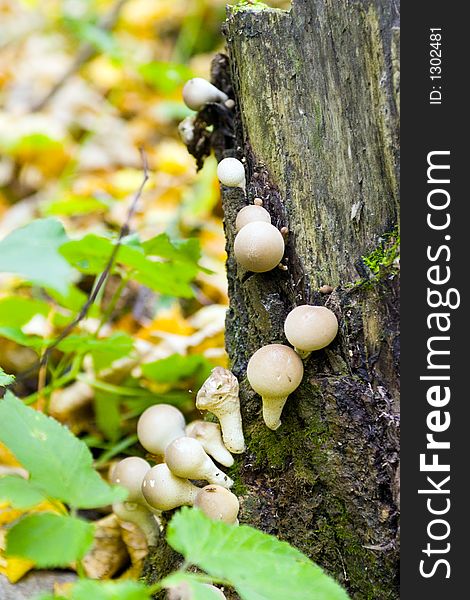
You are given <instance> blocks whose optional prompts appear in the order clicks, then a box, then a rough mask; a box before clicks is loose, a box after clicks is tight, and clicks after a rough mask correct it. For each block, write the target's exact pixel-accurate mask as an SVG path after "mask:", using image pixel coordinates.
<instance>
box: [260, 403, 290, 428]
mask: <svg viewBox="0 0 470 600" xmlns="http://www.w3.org/2000/svg"><path fill="white" fill-rule="evenodd" d="M262 400H263V420H264V422H265V423H266V425H267V426H268V427H269V429H272V430H273V431H275V430H276V429H278V428H279V427H280V425H281V419H280V417H281V413H282V409H283V408H284V405H285V403H286V400H287V396H285V397H284V398H280V397H274V398H273V397H267V396H263V398H262Z"/></svg>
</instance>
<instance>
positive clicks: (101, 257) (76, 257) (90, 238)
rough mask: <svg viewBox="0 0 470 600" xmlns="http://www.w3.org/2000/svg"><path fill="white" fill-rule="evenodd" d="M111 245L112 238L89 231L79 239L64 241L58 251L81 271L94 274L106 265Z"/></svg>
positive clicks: (111, 248)
mask: <svg viewBox="0 0 470 600" xmlns="http://www.w3.org/2000/svg"><path fill="white" fill-rule="evenodd" d="M113 247H114V244H113V242H112V240H110V239H108V238H105V237H101V236H98V235H95V234H94V233H89V234H88V235H85V236H84V237H83V238H81V239H80V240H71V241H68V242H65V243H64V244H63V245H62V246H61V248H60V253H61V254H62V256H63V257H64V258H66V259H67V261H68V262H69V263H70V264H71V265H72V266H74V267H75V268H76V269H78V270H79V271H80V272H81V273H85V274H87V275H96V274H97V273H101V272H102V271H103V270H104V268H105V267H106V264H107V263H108V261H109V259H110V257H111V253H112V251H113Z"/></svg>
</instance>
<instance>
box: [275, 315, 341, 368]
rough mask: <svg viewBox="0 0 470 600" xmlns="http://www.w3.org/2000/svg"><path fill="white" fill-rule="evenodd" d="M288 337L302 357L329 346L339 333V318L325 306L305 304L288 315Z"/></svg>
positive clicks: (286, 325) (286, 329) (285, 323)
mask: <svg viewBox="0 0 470 600" xmlns="http://www.w3.org/2000/svg"><path fill="white" fill-rule="evenodd" d="M284 332H285V334H286V338H287V339H288V340H289V342H290V343H291V344H292V345H293V346H294V348H295V350H296V352H297V353H298V354H299V355H300V357H301V358H307V356H308V355H309V354H310V353H311V352H313V351H314V350H320V349H321V348H324V347H325V346H328V344H330V343H331V342H332V341H333V340H334V339H335V337H336V334H337V333H338V319H337V318H336V315H335V314H334V313H333V312H332V311H331V310H330V309H329V308H326V307H325V306H311V305H309V304H303V305H302V306H297V307H296V308H294V309H293V310H291V311H290V313H289V314H288V315H287V318H286V320H285V322H284Z"/></svg>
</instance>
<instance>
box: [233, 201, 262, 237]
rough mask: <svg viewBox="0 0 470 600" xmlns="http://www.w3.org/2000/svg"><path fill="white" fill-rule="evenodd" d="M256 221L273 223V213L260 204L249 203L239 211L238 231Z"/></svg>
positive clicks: (236, 225) (237, 219) (236, 223)
mask: <svg viewBox="0 0 470 600" xmlns="http://www.w3.org/2000/svg"><path fill="white" fill-rule="evenodd" d="M254 221H264V223H271V215H270V214H269V213H268V211H267V210H266V209H265V208H263V207H262V206H259V205H258V204H249V205H248V206H244V207H243V208H242V209H241V210H240V211H239V213H238V215H237V218H236V220H235V227H236V229H237V231H240V229H241V228H242V227H245V225H247V224H248V223H253V222H254Z"/></svg>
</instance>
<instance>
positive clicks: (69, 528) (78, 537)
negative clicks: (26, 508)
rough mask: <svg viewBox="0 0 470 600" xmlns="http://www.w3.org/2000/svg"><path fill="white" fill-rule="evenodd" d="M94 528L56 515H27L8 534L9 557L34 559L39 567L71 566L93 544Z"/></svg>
mask: <svg viewBox="0 0 470 600" xmlns="http://www.w3.org/2000/svg"><path fill="white" fill-rule="evenodd" d="M93 532H94V526H93V524H92V523H87V522H86V521H83V520H82V519H77V518H75V517H70V516H66V515H56V514H53V513H39V514H32V515H27V516H26V517H24V518H23V519H21V520H20V521H19V522H18V523H17V524H16V525H14V526H13V527H12V528H11V529H10V530H9V531H8V534H7V548H6V554H7V556H20V557H22V558H28V559H29V560H32V561H33V562H34V563H35V565H36V566H37V567H40V568H41V567H43V568H44V567H67V566H68V565H70V563H71V562H73V561H75V560H80V559H81V558H83V557H84V556H85V554H86V552H87V551H88V549H89V548H90V546H91V544H92V543H93Z"/></svg>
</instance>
